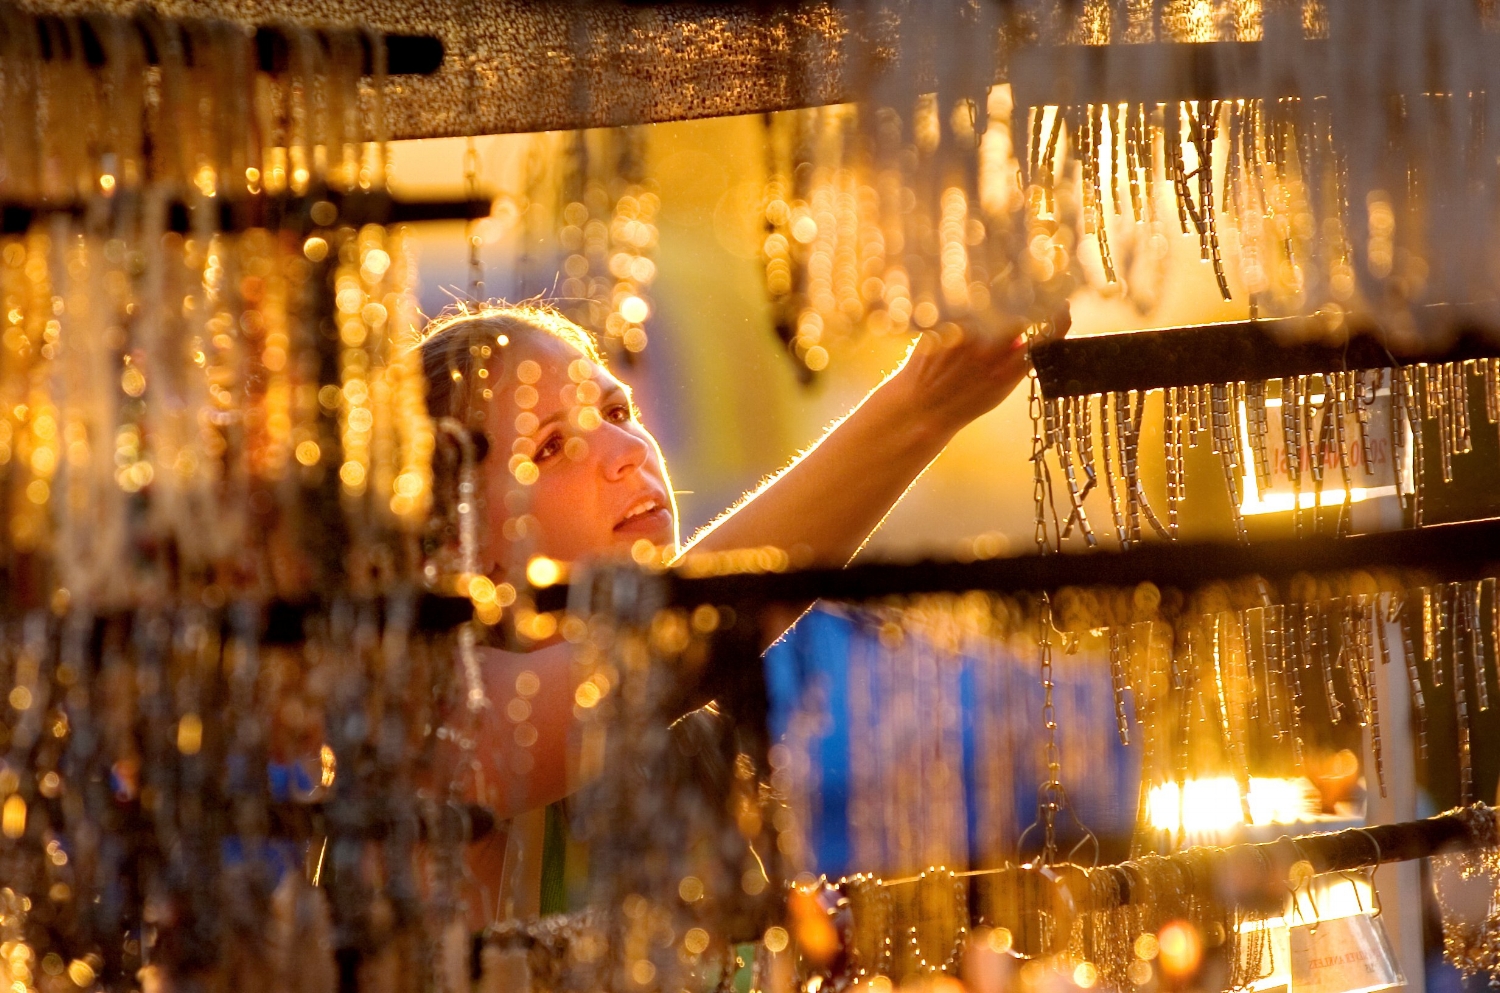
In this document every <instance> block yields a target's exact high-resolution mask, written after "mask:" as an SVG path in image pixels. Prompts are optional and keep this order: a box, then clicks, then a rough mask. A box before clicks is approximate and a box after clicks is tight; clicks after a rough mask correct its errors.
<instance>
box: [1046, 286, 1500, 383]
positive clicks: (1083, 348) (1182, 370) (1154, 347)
mask: <svg viewBox="0 0 1500 993" xmlns="http://www.w3.org/2000/svg"><path fill="white" fill-rule="evenodd" d="M1452 309H1454V308H1430V310H1438V311H1448V310H1452ZM1444 316H1446V317H1448V318H1454V319H1452V320H1449V321H1446V322H1444V324H1445V327H1444V330H1443V334H1442V336H1441V337H1443V338H1447V339H1449V341H1450V344H1449V345H1448V347H1447V348H1445V349H1443V350H1442V351H1441V352H1437V353H1417V354H1404V353H1403V354H1400V355H1393V354H1392V341H1391V338H1392V336H1391V335H1390V333H1389V332H1388V331H1386V330H1385V329H1382V328H1378V327H1375V326H1373V325H1370V324H1362V323H1359V322H1356V321H1351V322H1350V323H1351V325H1353V326H1351V327H1349V328H1346V329H1343V330H1341V331H1340V332H1339V334H1338V337H1337V340H1336V341H1328V340H1326V339H1324V338H1323V336H1322V335H1321V334H1320V333H1319V332H1321V331H1322V330H1323V329H1324V327H1325V325H1324V324H1323V322H1322V320H1321V319H1320V318H1318V317H1309V318H1295V317H1286V318H1275V319H1269V320H1259V321H1233V322H1225V323H1221V324H1203V325H1197V326H1194V327H1182V328H1165V329H1163V330H1159V331H1124V332H1115V333H1110V334H1099V335H1089V336H1086V337H1081V338H1063V339H1059V340H1055V341H1048V342H1042V343H1039V344H1036V345H1033V346H1032V349H1031V358H1032V364H1033V366H1034V367H1035V369H1036V374H1037V380H1038V382H1039V383H1040V385H1041V388H1042V396H1043V397H1044V398H1046V399H1048V400H1054V399H1057V398H1060V397H1070V396H1090V395H1093V394H1096V393H1112V392H1124V391H1127V390H1156V389H1167V388H1170V387H1173V386H1194V385H1197V384H1200V383H1227V382H1254V381H1257V380H1267V379H1280V378H1282V377H1286V376H1312V375H1319V374H1321V373H1325V372H1354V371H1362V370H1370V369H1389V368H1391V367H1393V366H1396V365H1408V364H1415V363H1418V362H1426V363H1430V364H1434V365H1441V364H1446V363H1450V362H1468V361H1471V360H1475V359H1490V358H1500V341H1497V339H1496V338H1495V336H1494V335H1492V334H1490V333H1488V332H1487V331H1486V330H1484V329H1485V328H1486V327H1487V326H1488V325H1485V324H1483V323H1480V322H1478V321H1476V320H1467V321H1465V320H1463V319H1462V318H1461V317H1460V315H1458V314H1445V315H1444ZM1434 323H1437V322H1434Z"/></svg>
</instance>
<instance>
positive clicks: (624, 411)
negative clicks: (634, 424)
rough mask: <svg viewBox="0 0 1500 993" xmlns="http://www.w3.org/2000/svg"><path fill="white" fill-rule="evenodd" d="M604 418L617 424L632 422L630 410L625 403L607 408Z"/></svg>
mask: <svg viewBox="0 0 1500 993" xmlns="http://www.w3.org/2000/svg"><path fill="white" fill-rule="evenodd" d="M604 416H605V417H606V418H607V419H609V420H610V421H612V422H614V423H615V424H624V423H625V422H626V421H628V420H630V408H629V407H628V406H626V405H625V404H623V403H617V404H613V405H611V406H609V407H607V408H605V411H604Z"/></svg>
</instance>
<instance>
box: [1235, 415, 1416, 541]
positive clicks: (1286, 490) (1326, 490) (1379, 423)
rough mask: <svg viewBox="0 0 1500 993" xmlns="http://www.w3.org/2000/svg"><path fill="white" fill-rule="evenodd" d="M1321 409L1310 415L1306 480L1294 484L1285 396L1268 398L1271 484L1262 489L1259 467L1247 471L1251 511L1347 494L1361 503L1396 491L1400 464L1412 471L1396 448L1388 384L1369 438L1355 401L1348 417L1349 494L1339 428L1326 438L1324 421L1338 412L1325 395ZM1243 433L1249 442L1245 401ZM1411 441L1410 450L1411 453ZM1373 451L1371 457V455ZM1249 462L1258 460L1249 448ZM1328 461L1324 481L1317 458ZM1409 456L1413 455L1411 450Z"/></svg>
mask: <svg viewBox="0 0 1500 993" xmlns="http://www.w3.org/2000/svg"><path fill="white" fill-rule="evenodd" d="M1313 399H1314V400H1315V401H1316V402H1317V411H1316V413H1315V415H1314V416H1313V417H1312V418H1310V421H1311V425H1310V427H1311V432H1310V434H1311V441H1310V442H1309V441H1308V439H1307V438H1304V440H1303V443H1302V461H1301V465H1302V473H1301V477H1302V478H1301V486H1300V487H1299V486H1296V485H1294V484H1293V481H1292V475H1291V471H1290V465H1289V461H1288V459H1287V448H1286V433H1285V431H1283V429H1282V421H1281V412H1282V407H1281V401H1280V400H1279V399H1275V398H1272V399H1268V400H1267V401H1266V455H1267V457H1268V460H1269V462H1270V469H1271V485H1270V486H1268V487H1266V489H1265V490H1261V489H1260V487H1259V485H1258V482H1257V480H1256V478H1255V473H1253V472H1247V473H1246V474H1245V501H1244V503H1243V504H1242V505H1241V508H1240V509H1241V511H1242V512H1243V513H1245V514H1272V513H1277V512H1284V511H1288V510H1291V509H1292V507H1293V506H1294V505H1299V504H1300V506H1301V507H1303V508H1304V509H1306V508H1310V507H1315V506H1324V507H1331V506H1337V505H1338V504H1340V503H1343V502H1344V500H1345V499H1346V498H1347V499H1349V501H1350V502H1351V503H1358V502H1359V501H1361V500H1367V499H1370V498H1371V497H1379V496H1394V495H1395V493H1396V479H1397V472H1398V470H1399V471H1400V472H1401V473H1402V478H1403V479H1406V478H1409V475H1410V471H1409V469H1407V468H1405V467H1398V466H1397V465H1396V448H1395V445H1394V444H1392V442H1391V395H1390V393H1389V391H1387V390H1381V391H1380V392H1379V393H1377V394H1376V397H1375V400H1374V402H1373V403H1372V404H1371V405H1370V408H1369V420H1368V421H1367V422H1366V424H1365V434H1364V441H1363V443H1361V440H1360V431H1359V420H1358V418H1357V417H1356V416H1355V414H1354V412H1353V410H1352V407H1353V404H1350V408H1351V409H1350V411H1349V412H1348V413H1347V415H1346V416H1345V419H1344V421H1345V423H1344V444H1343V450H1344V461H1345V463H1346V464H1347V465H1348V466H1349V482H1348V487H1349V489H1348V493H1347V497H1346V493H1345V489H1344V487H1345V482H1344V472H1343V470H1342V469H1341V468H1340V459H1339V446H1338V444H1337V432H1336V431H1333V430H1331V429H1330V430H1329V431H1328V433H1327V439H1326V440H1327V443H1326V444H1324V437H1325V436H1324V427H1323V425H1324V421H1325V418H1330V417H1332V416H1333V408H1332V405H1331V404H1327V403H1323V402H1322V398H1321V397H1314V398H1313ZM1240 427H1241V436H1242V437H1244V438H1245V439H1246V444H1247V445H1248V444H1249V437H1250V432H1249V427H1248V424H1247V418H1246V414H1245V408H1244V406H1243V405H1242V406H1241V407H1240ZM1410 451H1411V446H1410V445H1409V444H1408V445H1407V446H1406V448H1405V450H1404V452H1406V453H1409V452H1410ZM1367 454H1368V458H1367V457H1366V456H1367ZM1243 458H1244V459H1246V460H1247V461H1246V462H1245V464H1246V465H1253V464H1254V462H1253V455H1252V453H1251V452H1250V451H1248V450H1247V451H1246V452H1245V453H1244V454H1243ZM1314 458H1318V459H1319V460H1320V461H1321V462H1322V467H1323V479H1322V483H1321V484H1319V483H1318V482H1316V481H1315V480H1314V479H1313V474H1312V460H1313V459H1314ZM1407 458H1409V456H1407Z"/></svg>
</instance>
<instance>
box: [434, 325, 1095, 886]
mask: <svg viewBox="0 0 1500 993" xmlns="http://www.w3.org/2000/svg"><path fill="white" fill-rule="evenodd" d="M1054 325H1055V332H1056V333H1065V332H1066V330H1067V325H1068V315H1067V313H1066V311H1064V312H1062V313H1061V314H1060V315H1059V316H1058V318H1057V319H1056V320H1055V321H1054ZM1021 330H1022V328H1021V326H1020V325H1019V324H1015V325H1013V326H1012V327H1010V329H1009V330H1008V332H1007V333H1005V334H1002V335H994V334H984V335H982V334H979V333H974V332H970V333H966V332H965V331H964V330H963V329H962V328H960V327H958V326H957V325H955V324H945V325H940V326H939V327H938V329H936V330H935V331H932V332H927V333H924V334H923V335H921V337H919V338H918V339H917V341H916V342H915V343H914V345H913V346H912V348H911V350H910V351H909V352H908V353H907V356H906V358H905V360H904V361H903V362H902V363H901V365H900V366H899V367H898V368H897V369H896V370H895V371H894V372H892V373H891V374H890V375H889V376H887V377H886V378H885V379H884V380H883V381H882V382H881V383H880V384H879V385H878V386H876V387H875V388H874V389H873V390H871V391H870V393H869V394H868V395H867V396H866V397H865V399H864V400H863V402H861V403H860V404H859V405H858V406H857V407H855V408H854V409H853V410H852V411H850V412H849V414H848V415H846V416H845V417H844V418H842V419H841V420H840V421H838V422H837V423H835V424H834V425H833V426H832V427H830V428H829V429H828V430H827V431H826V432H825V433H824V435H823V437H822V439H821V440H819V441H818V442H817V443H816V444H815V445H813V446H812V447H811V448H809V449H807V450H806V451H804V452H803V453H802V454H801V455H800V456H798V457H797V458H796V459H795V460H793V461H792V463H791V464H790V465H788V466H787V467H785V468H784V469H782V470H781V471H780V472H778V473H777V474H776V475H774V476H772V477H770V478H769V479H767V480H766V481H765V482H764V483H763V484H762V485H761V486H759V487H758V488H756V489H755V490H754V491H753V492H752V493H750V494H747V495H746V497H745V498H744V499H743V500H741V501H739V502H738V503H737V504H735V506H733V507H731V508H730V509H729V510H727V511H726V512H725V513H724V514H723V515H721V516H720V517H719V518H718V519H717V520H716V521H714V522H713V523H712V524H710V525H709V526H708V527H706V528H704V529H703V530H702V531H700V532H699V533H698V534H696V535H694V536H693V538H692V539H691V541H689V543H688V544H687V545H686V546H682V545H681V544H680V541H679V536H678V532H677V509H676V506H675V503H674V501H673V499H672V486H671V483H670V481H669V477H668V474H667V468H666V465H665V463H664V462H663V459H662V454H661V449H660V447H659V446H658V445H657V443H656V439H655V438H653V437H652V435H651V433H650V431H648V430H647V429H646V427H645V425H644V424H643V423H642V421H641V417H640V412H639V411H637V410H636V408H635V405H634V403H633V402H632V399H631V395H630V391H629V389H628V388H627V387H625V386H624V385H623V384H622V383H621V382H620V381H619V380H617V379H616V378H615V377H614V376H613V375H611V374H610V372H609V370H608V368H607V367H606V365H605V363H604V361H603V359H602V357H601V355H600V354H599V352H598V349H597V347H596V345H595V344H594V342H593V340H592V338H591V337H590V336H589V334H588V333H587V332H586V331H584V330H583V329H582V328H579V327H578V326H576V325H574V324H573V323H572V322H570V321H568V320H567V319H566V318H564V317H563V316H562V315H560V314H558V313H557V312H555V311H553V310H550V309H548V308H546V307H537V306H495V307H488V308H484V309H479V310H473V311H466V312H462V313H458V314H455V315H452V316H448V317H445V318H441V319H439V320H437V321H435V322H434V323H433V325H432V326H431V327H430V328H429V329H428V332H427V335H426V337H425V340H424V341H423V343H422V346H421V348H422V361H423V367H424V371H425V373H426V376H427V380H428V406H429V409H430V410H431V411H432V413H433V416H434V417H439V418H446V419H449V420H448V421H446V422H445V423H447V424H449V425H450V427H456V426H457V425H462V426H463V428H464V429H466V430H467V432H469V433H470V434H471V435H478V436H482V438H483V439H484V442H485V445H484V447H485V448H486V449H487V455H486V457H485V458H484V459H483V460H482V462H481V463H480V465H479V468H478V487H477V489H478V493H477V501H476V506H475V508H474V509H475V512H476V513H477V518H478V529H477V530H478V534H477V536H475V537H476V538H477V542H475V545H474V551H475V552H477V563H473V564H471V565H470V568H477V571H479V572H481V573H483V574H485V575H488V576H490V577H491V578H493V579H494V580H495V581H496V582H500V581H501V579H502V578H503V577H511V579H512V580H514V579H516V578H517V577H518V576H520V575H521V574H522V571H523V570H524V566H525V562H526V561H527V558H528V557H529V556H531V555H545V556H547V557H549V558H554V559H559V560H563V561H578V560H584V559H590V558H598V557H601V556H624V555H629V554H631V553H632V550H637V551H639V550H640V549H641V548H642V545H641V543H642V542H646V543H649V545H650V546H655V547H656V548H658V549H664V550H665V554H666V556H667V557H668V558H669V559H670V558H675V557H677V556H680V555H681V554H684V553H685V552H687V551H689V550H694V551H726V550H731V549H739V548H753V547H765V546H774V547H777V548H781V549H784V550H786V551H788V552H789V553H791V554H792V555H793V557H794V559H795V560H796V561H798V562H799V563H800V564H805V565H809V566H842V565H845V564H846V563H848V561H849V560H850V559H851V558H852V557H853V556H854V554H855V553H856V552H858V551H859V549H860V547H861V546H862V545H863V544H864V543H865V541H866V540H867V539H868V538H869V536H870V534H871V533H872V532H873V531H874V530H875V529H876V528H877V527H879V525H880V523H881V521H882V520H884V519H885V516H886V514H888V513H889V512H890V510H891V508H892V507H893V506H894V505H895V504H896V502H897V501H898V500H900V498H901V496H902V495H903V494H904V493H905V492H906V490H907V489H908V488H909V487H910V486H911V484H912V483H913V482H914V481H915V480H916V479H917V477H919V476H920V475H921V474H922V472H923V470H925V469H926V468H927V466H928V465H929V464H930V463H931V462H932V460H933V459H934V458H936V457H937V455H938V453H940V452H941V451H942V450H943V448H944V446H946V445H947V443H948V441H949V440H950V439H951V438H952V437H953V436H954V434H956V433H957V432H958V430H959V429H960V428H962V427H963V426H964V425H966V424H968V423H969V422H970V421H972V420H974V419H975V418H976V417H978V416H979V415H980V414H983V413H985V412H986V411H988V410H990V409H992V408H993V407H995V406H996V405H997V404H999V403H1000V401H1001V400H1003V399H1004V398H1005V397H1006V396H1007V395H1008V394H1009V393H1010V392H1011V391H1012V390H1013V389H1014V388H1015V387H1016V384H1017V383H1019V382H1020V381H1021V379H1022V377H1023V376H1024V374H1025V356H1024V350H1023V348H1022V341H1021V337H1020V332H1021ZM455 422H456V423H455ZM449 486H451V483H450V484H449ZM444 489H445V487H444V484H443V481H442V480H441V479H439V480H438V481H437V482H436V483H435V484H434V490H435V492H436V493H437V495H438V497H439V506H440V507H441V506H442V505H443V501H442V499H441V498H442V496H443V492H444ZM448 503H449V504H450V505H453V506H456V503H455V502H454V501H452V500H450V501H448ZM440 516H442V515H440ZM450 517H451V515H450ZM457 530H458V529H457V528H456V526H451V525H450V527H449V534H450V538H451V536H452V535H453V534H455V533H456V532H457ZM452 544H453V542H452V541H451V540H450V541H449V542H448V545H449V547H450V548H451V547H452ZM571 648H572V646H571V645H569V644H567V643H564V642H561V641H560V640H557V639H554V640H553V643H550V644H549V643H544V644H542V645H541V646H540V647H538V648H537V649H536V650H535V651H531V652H527V653H524V654H518V653H511V652H504V651H500V650H497V649H480V650H479V651H480V653H481V656H480V662H481V667H482V671H483V674H484V681H485V688H486V693H487V697H488V700H489V701H490V711H489V712H488V713H486V714H485V718H486V719H485V720H484V722H483V727H484V730H482V731H481V732H480V733H479V734H478V736H477V748H476V749H475V753H474V754H475V757H476V759H477V761H478V767H477V769H476V770H475V773H476V777H475V778H476V779H477V786H476V788H477V790H478V792H479V794H480V795H479V799H480V801H481V802H485V803H487V804H488V805H490V806H491V807H493V808H494V809H495V810H496V813H497V814H498V815H499V816H500V817H512V816H514V815H517V814H520V813H521V812H523V811H535V810H538V809H539V808H541V807H543V806H544V805H546V804H548V803H550V802H552V801H554V800H557V799H560V798H561V797H563V796H564V795H566V794H567V792H568V791H569V788H570V783H569V774H568V768H567V755H568V748H567V744H568V736H569V733H570V730H571V724H572V722H573V716H572V711H573V696H574V692H575V690H576V687H575V686H574V685H573V683H572V679H571V675H570V667H571ZM516 700H520V701H523V702H522V703H521V704H514V703H513V701H516ZM501 709H503V710H504V711H505V716H501V715H500V714H499V713H497V711H499V710H501ZM518 716H520V717H522V719H521V720H519V721H518V720H516V718H517V717H518ZM525 820H526V819H525V818H522V819H520V821H519V822H518V826H517V827H518V829H520V830H522V832H523V833H524V830H525V828H524V823H522V822H524V821H525ZM531 820H532V821H536V817H535V815H533V816H532V817H531ZM536 833H538V832H537V831H536V830H533V831H532V834H533V835H535V834H536ZM516 837H517V836H516V833H515V830H513V832H512V849H513V851H512V859H513V860H514V856H515V852H514V848H515V844H516V841H515V839H516ZM533 847H534V846H533ZM498 858H499V852H497V851H491V852H490V853H488V854H487V855H486V854H481V855H480V856H479V857H478V858H477V859H476V860H475V861H474V865H473V868H474V870H475V872H476V874H477V875H478V876H479V877H480V881H481V883H482V882H484V880H485V878H486V877H492V878H494V876H495V873H496V871H497V870H498V866H497V865H496V864H495V862H496V861H497V860H498ZM528 888H531V887H527V886H521V887H520V888H519V889H521V890H525V889H528ZM488 889H489V892H490V893H494V892H495V891H494V889H493V888H492V887H491V888H488ZM494 900H495V898H494V897H490V898H488V899H487V900H486V902H487V903H488V904H489V905H490V906H491V907H495V902H494ZM525 902H526V901H524V900H522V901H521V903H520V904H519V905H512V906H509V907H504V906H502V907H496V908H495V909H496V910H497V911H500V912H504V911H505V910H507V909H510V910H514V911H516V912H520V913H524V912H526V910H527V909H528V908H526V907H525V906H524V904H525Z"/></svg>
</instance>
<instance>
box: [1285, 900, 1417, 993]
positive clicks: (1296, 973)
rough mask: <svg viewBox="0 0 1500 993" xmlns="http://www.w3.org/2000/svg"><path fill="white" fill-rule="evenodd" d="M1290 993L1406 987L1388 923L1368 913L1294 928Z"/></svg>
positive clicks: (1364, 991)
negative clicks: (1388, 929)
mask: <svg viewBox="0 0 1500 993" xmlns="http://www.w3.org/2000/svg"><path fill="white" fill-rule="evenodd" d="M1291 945H1292V993H1373V991H1375V990H1388V989H1391V988H1392V987H1396V986H1405V985H1406V977H1405V976H1403V975H1402V974H1401V967H1400V966H1399V965H1397V963H1396V956H1395V954H1394V953H1393V952H1392V951H1391V942H1390V939H1389V938H1388V937H1387V936H1386V933H1385V922H1384V921H1383V920H1381V919H1380V918H1379V917H1374V916H1371V915H1370V914H1355V915H1354V916H1352V917H1335V918H1333V919H1332V920H1326V921H1323V922H1322V923H1320V924H1318V925H1317V926H1316V929H1314V926H1313V925H1311V924H1299V925H1298V926H1296V927H1294V928H1292V929H1291Z"/></svg>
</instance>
